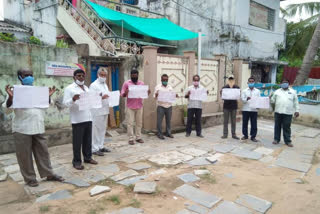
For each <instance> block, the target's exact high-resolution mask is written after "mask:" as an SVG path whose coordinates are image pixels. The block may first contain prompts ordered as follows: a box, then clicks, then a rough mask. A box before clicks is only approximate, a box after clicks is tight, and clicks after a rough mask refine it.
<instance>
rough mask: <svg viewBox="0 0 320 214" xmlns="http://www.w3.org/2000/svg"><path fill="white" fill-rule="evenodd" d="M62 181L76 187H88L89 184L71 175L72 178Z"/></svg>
mask: <svg viewBox="0 0 320 214" xmlns="http://www.w3.org/2000/svg"><path fill="white" fill-rule="evenodd" d="M64 182H65V183H68V184H73V185H75V186H77V187H88V186H90V184H89V183H87V182H86V181H84V180H83V179H82V178H80V177H72V178H69V179H66V180H65V181H64Z"/></svg>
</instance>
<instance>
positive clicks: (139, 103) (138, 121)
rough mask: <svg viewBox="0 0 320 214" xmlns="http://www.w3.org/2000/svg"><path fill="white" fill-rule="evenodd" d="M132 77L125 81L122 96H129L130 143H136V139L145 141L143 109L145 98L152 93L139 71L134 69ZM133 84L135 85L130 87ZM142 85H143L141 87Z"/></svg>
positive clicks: (140, 141)
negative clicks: (143, 136)
mask: <svg viewBox="0 0 320 214" xmlns="http://www.w3.org/2000/svg"><path fill="white" fill-rule="evenodd" d="M130 76H131V79H130V80H127V81H126V82H124V83H123V86H122V89H121V96H122V97H126V98H127V115H126V117H127V131H128V136H129V142H128V143H129V144H130V145H134V140H136V142H138V143H144V141H143V140H142V139H141V128H142V110H143V98H146V96H148V95H149V94H150V89H148V88H147V87H146V85H144V83H143V82H142V81H140V80H138V78H139V72H138V70H136V69H132V70H131V72H130ZM130 86H133V87H130ZM139 86H141V87H139ZM130 89H131V91H130ZM134 122H135V135H134V133H133V124H134Z"/></svg>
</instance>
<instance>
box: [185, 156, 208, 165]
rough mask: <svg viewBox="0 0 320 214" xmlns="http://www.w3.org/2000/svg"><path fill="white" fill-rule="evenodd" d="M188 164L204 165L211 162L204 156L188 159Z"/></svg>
mask: <svg viewBox="0 0 320 214" xmlns="http://www.w3.org/2000/svg"><path fill="white" fill-rule="evenodd" d="M188 164H189V165H192V166H205V165H211V164H212V163H211V162H209V161H207V159H206V158H205V157H197V158H195V159H193V160H191V161H189V162H188Z"/></svg>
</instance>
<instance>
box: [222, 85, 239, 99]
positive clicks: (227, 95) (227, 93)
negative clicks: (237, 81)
mask: <svg viewBox="0 0 320 214" xmlns="http://www.w3.org/2000/svg"><path fill="white" fill-rule="evenodd" d="M221 98H222V99H223V100H239V99H240V89H239V88H223V89H222V96H221Z"/></svg>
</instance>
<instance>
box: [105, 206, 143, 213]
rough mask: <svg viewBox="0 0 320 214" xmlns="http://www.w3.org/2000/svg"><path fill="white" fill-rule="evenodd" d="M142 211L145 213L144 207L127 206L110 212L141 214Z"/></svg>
mask: <svg viewBox="0 0 320 214" xmlns="http://www.w3.org/2000/svg"><path fill="white" fill-rule="evenodd" d="M141 213H144V212H143V210H142V209H138V208H134V207H126V208H123V209H121V210H117V211H113V212H112V213H110V214H141ZM106 214H108V213H106Z"/></svg>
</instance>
